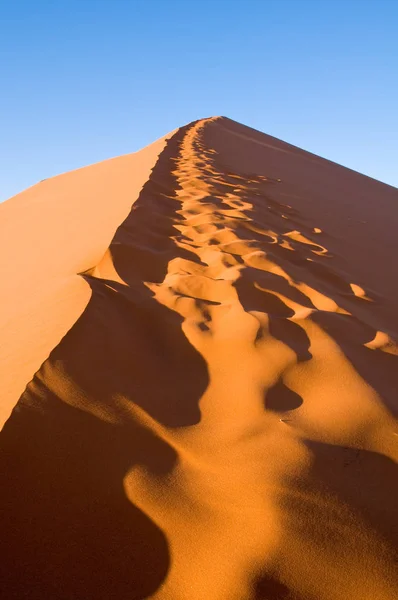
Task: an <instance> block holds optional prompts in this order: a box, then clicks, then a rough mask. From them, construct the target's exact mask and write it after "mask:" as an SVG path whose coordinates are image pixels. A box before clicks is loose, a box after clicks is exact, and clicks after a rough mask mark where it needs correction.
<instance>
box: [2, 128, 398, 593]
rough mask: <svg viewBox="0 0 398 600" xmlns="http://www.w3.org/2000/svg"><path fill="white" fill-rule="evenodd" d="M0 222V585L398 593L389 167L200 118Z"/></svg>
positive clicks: (394, 210) (9, 209) (63, 179)
mask: <svg viewBox="0 0 398 600" xmlns="http://www.w3.org/2000/svg"><path fill="white" fill-rule="evenodd" d="M0 228H1V240H0V244H1V245H2V248H1V253H0V272H1V276H2V277H1V279H2V298H1V302H2V305H1V313H0V330H1V335H2V345H1V350H0V359H1V361H0V363H1V373H0V375H1V377H0V392H1V396H2V406H1V410H2V416H3V419H2V422H4V421H6V420H7V418H8V416H9V414H10V411H11V410H12V409H13V407H14V409H13V411H12V413H11V416H10V417H9V418H8V420H7V421H6V423H5V425H4V427H3V430H2V432H1V433H0V475H1V494H0V513H1V515H2V532H1V536H0V539H1V542H0V556H1V562H0V564H1V569H0V585H1V586H2V592H1V593H2V597H4V598H7V599H18V600H20V599H21V600H22V599H34V600H42V599H44V598H48V599H51V600H114V599H115V600H138V599H144V598H154V599H156V600H279V599H281V600H392V599H394V598H397V597H398V572H397V564H398V563H397V557H398V555H397V545H398V544H397V542H398V517H397V506H398V468H397V458H398V425H397V420H396V417H397V413H398V347H397V343H396V342H397V340H398V310H397V309H398V300H397V298H398V277H397V263H396V261H397V256H398V235H397V231H398V190H397V189H395V188H392V187H390V186H387V185H385V184H382V183H379V182H377V181H375V180H372V179H370V178H368V177H365V176H364V175H360V174H358V173H355V172H353V171H351V170H349V169H345V168H343V167H341V166H339V165H336V164H334V163H331V162H329V161H327V160H324V159H321V158H319V157H317V156H315V155H313V154H310V153H307V152H305V151H303V150H300V149H298V148H295V147H293V146H291V145H289V144H286V143H284V142H281V141H279V140H276V139H275V138H272V137H270V136H267V135H265V134H263V133H260V132H258V131H255V130H253V129H250V128H248V127H245V126H243V125H240V124H238V123H236V122H234V121H231V120H229V119H226V118H210V119H203V120H200V121H196V122H194V123H191V124H189V125H187V126H185V127H182V128H180V129H179V130H177V131H175V132H173V133H172V134H170V135H169V136H166V137H165V138H163V139H161V140H159V141H158V142H156V143H155V144H152V145H151V146H148V147H147V148H145V149H143V150H142V151H140V152H138V153H136V154H132V155H128V156H123V157H120V158H116V159H112V160H109V161H105V162H103V163H99V164H97V165H93V166H91V167H87V168H84V169H80V170H78V171H74V172H71V173H67V174H65V175H62V176H59V177H55V178H52V179H50V180H47V181H44V182H42V183H40V184H38V185H37V186H34V187H33V188H30V189H29V190H27V191H25V192H23V193H22V194H20V195H18V196H16V197H15V198H12V199H11V200H9V201H7V202H6V203H5V204H4V205H1V206H0ZM21 394H22V395H21Z"/></svg>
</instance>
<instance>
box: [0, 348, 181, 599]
mask: <svg viewBox="0 0 398 600" xmlns="http://www.w3.org/2000/svg"><path fill="white" fill-rule="evenodd" d="M54 358H55V359H56V358H57V357H56V356H55V357H54ZM43 385H44V384H43ZM26 394H27V395H28V396H33V395H34V393H33V394H31V393H30V392H29V391H27V392H26ZM27 400H33V398H27ZM45 402H46V406H45V407H43V408H44V410H43V411H41V412H37V411H36V410H32V409H30V408H29V407H27V406H24V405H20V406H19V407H18V410H15V411H14V413H13V415H12V416H11V418H10V419H9V421H8V422H7V423H6V425H5V427H4V430H3V431H2V434H1V452H0V470H1V474H2V493H1V495H0V512H1V515H2V520H3V523H2V532H1V541H0V547H1V556H2V560H1V567H0V570H1V590H2V597H3V598H10V599H11V598H15V599H18V600H21V599H22V598H29V599H32V600H42V599H43V598H51V599H53V600H72V599H73V600H80V599H81V598H87V600H97V599H98V600H108V599H109V598H132V599H135V600H138V599H143V598H146V597H147V596H148V595H150V594H151V593H153V592H154V591H155V590H156V589H157V588H158V586H159V585H160V584H161V582H162V581H163V579H164V578H165V576H166V574H167V571H168V568H169V551H168V543H167V541H166V538H165V536H164V535H163V533H162V532H161V531H160V529H159V528H158V527H157V526H156V525H155V524H154V523H153V522H152V521H151V520H150V519H149V518H148V517H147V516H146V515H145V514H144V513H143V512H142V511H141V510H139V509H138V508H137V507H135V506H134V505H133V504H132V503H131V502H129V500H128V499H127V497H126V496H125V493H124V489H123V485H122V481H123V477H124V475H125V473H126V471H127V470H128V469H130V468H131V466H132V464H134V463H133V461H132V457H134V456H135V457H136V460H139V459H140V458H144V456H143V455H145V453H146V452H148V453H155V452H156V455H160V456H162V455H164V456H167V457H168V459H169V460H168V462H170V460H171V461H172V460H173V457H172V456H170V450H169V449H168V448H167V446H165V445H164V444H162V443H161V442H160V440H158V439H156V438H154V437H153V438H151V436H150V434H148V433H146V432H144V431H143V430H142V429H140V428H139V427H137V426H130V427H125V428H122V427H116V426H114V425H111V424H109V423H104V422H103V421H101V420H100V419H98V418H95V417H94V416H92V415H90V414H87V413H85V412H83V411H81V410H79V409H76V408H73V407H71V406H68V405H66V404H65V403H63V402H61V401H60V400H58V399H57V397H56V396H54V395H52V394H51V393H50V392H49V391H48V390H45Z"/></svg>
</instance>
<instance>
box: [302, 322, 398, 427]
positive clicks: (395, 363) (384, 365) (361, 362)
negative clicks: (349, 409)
mask: <svg viewBox="0 0 398 600" xmlns="http://www.w3.org/2000/svg"><path fill="white" fill-rule="evenodd" d="M311 319H312V320H313V321H314V322H315V323H317V324H318V325H320V326H321V327H322V329H323V330H324V331H326V333H327V334H329V335H330V336H331V337H332V338H333V339H334V340H335V341H336V342H337V344H338V345H339V346H340V348H341V350H342V351H343V352H344V354H345V356H346V357H347V358H348V360H349V361H350V362H351V364H352V365H353V367H354V368H355V370H356V371H357V373H359V375H360V376H361V377H362V378H363V379H364V380H365V381H367V383H369V385H371V386H372V387H373V389H375V390H376V391H377V393H378V394H379V395H380V397H381V399H382V400H383V402H384V404H385V406H386V407H387V408H388V410H389V411H391V413H392V414H394V415H395V416H398V402H397V390H398V356H396V355H393V354H388V353H386V352H382V351H381V350H376V349H371V348H367V347H365V346H364V344H366V343H368V342H370V341H371V340H372V339H373V338H374V336H375V330H374V329H373V328H372V327H367V326H365V325H364V324H363V323H361V322H360V321H358V319H355V318H354V317H350V316H348V315H336V314H334V315H331V314H330V313H322V312H319V313H314V314H313V315H311Z"/></svg>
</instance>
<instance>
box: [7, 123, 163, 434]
mask: <svg viewBox="0 0 398 600" xmlns="http://www.w3.org/2000/svg"><path fill="white" fill-rule="evenodd" d="M169 135H172V134H169ZM167 138H168V136H166V137H164V138H161V139H160V140H158V141H157V142H155V143H154V144H151V145H150V146H148V147H147V148H144V149H143V150H141V151H140V152H138V153H134V154H128V155H126V156H121V157H119V158H114V159H110V160H107V161H104V162H101V163H97V164H95V165H91V166H90V167H85V168H83V169H78V170H76V171H71V172H70V173H65V174H63V175H59V176H57V177H52V178H51V179H47V180H44V181H42V182H40V183H39V184H37V185H35V186H33V187H31V188H29V189H27V190H26V191H24V192H22V193H21V194H18V195H17V196H15V197H14V198H11V199H10V200H8V201H6V202H4V203H3V204H0V244H1V252H0V274H1V279H2V293H1V305H0V308H1V310H0V331H1V337H2V344H1V348H0V397H1V405H0V427H2V426H3V424H4V422H5V421H6V419H7V418H8V417H9V415H10V412H11V410H12V408H13V407H14V405H15V404H16V402H17V401H18V398H19V396H20V395H21V394H22V392H23V390H24V388H25V386H26V385H27V383H28V382H29V381H30V380H31V379H32V377H33V375H34V373H35V372H36V371H37V370H38V369H39V367H40V365H41V364H42V363H43V362H44V360H45V359H46V358H47V357H48V355H49V354H50V352H51V350H52V349H53V348H54V347H55V346H56V345H57V344H58V343H59V341H60V340H61V339H62V337H63V336H64V335H65V334H66V332H67V331H68V330H69V329H70V327H71V326H72V325H73V323H75V322H76V320H77V319H78V317H79V316H80V315H81V313H82V312H83V310H84V308H85V306H86V305H87V303H88V301H89V299H90V296H91V292H90V288H89V286H87V284H86V283H85V281H84V280H83V279H82V278H81V277H79V276H78V275H77V274H78V273H80V272H81V271H85V270H87V269H88V268H90V267H92V266H93V265H94V264H96V262H97V261H98V260H99V258H100V257H101V255H102V254H103V252H104V251H105V249H106V247H107V246H108V244H109V241H110V240H111V238H112V235H113V234H114V232H115V230H116V228H117V227H118V226H119V225H120V223H121V222H122V221H123V219H124V218H125V217H126V215H127V214H128V212H129V210H130V208H131V205H132V204H133V202H134V201H135V200H136V198H138V195H139V192H140V190H141V188H142V186H143V184H144V183H145V181H146V180H147V179H148V177H149V174H150V171H151V169H152V167H153V165H154V163H155V162H156V160H157V157H158V155H159V153H160V152H161V151H162V149H163V147H164V144H165V142H166V140H167Z"/></svg>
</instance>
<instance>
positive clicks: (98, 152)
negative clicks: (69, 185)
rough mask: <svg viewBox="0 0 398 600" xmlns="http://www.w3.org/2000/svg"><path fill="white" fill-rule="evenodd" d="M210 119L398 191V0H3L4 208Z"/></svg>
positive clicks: (0, 192) (0, 142) (0, 191)
mask: <svg viewBox="0 0 398 600" xmlns="http://www.w3.org/2000/svg"><path fill="white" fill-rule="evenodd" d="M212 115H225V116H228V117H230V118H232V119H235V120H237V121H240V122H242V123H244V124H246V125H250V126H252V127H255V128H256V129H260V130H261V131H264V132H266V133H269V134H271V135H273V136H276V137H278V138H280V139H283V140H285V141H287V142H290V143H292V144H295V145H297V146H299V147H301V148H304V149H305V150H309V151H311V152H315V153H316V154H319V155H321V156H324V157H326V158H329V159H331V160H334V161H336V162H338V163H340V164H343V165H345V166H348V167H350V168H352V169H355V170H357V171H360V172H362V173H366V174H367V175H370V176H372V177H375V178H376V179H380V180H382V181H385V182H387V183H390V184H392V185H395V186H398V0H229V1H227V0H200V1H198V0H0V160H1V168H0V199H2V200H4V199H5V198H8V197H9V196H11V195H14V194H16V193H17V192H19V191H21V190H23V189H24V188H26V187H27V186H29V185H32V184H34V183H36V182H37V181H39V180H41V179H44V178H47V177H51V176H53V175H56V174H58V173H62V172H64V171H68V170H70V169H74V168H77V167H81V166H84V165H87V164H90V163H93V162H97V161H100V160H103V159H105V158H110V157H112V156H116V155H119V154H125V153H128V152H133V151H135V150H137V149H139V148H141V147H143V146H145V145H147V144H149V143H150V142H152V141H154V140H155V139H157V138H158V137H160V136H162V135H164V134H165V133H167V132H168V131H170V130H172V129H174V128H176V127H178V126H180V125H183V124H185V123H187V122H189V121H192V120H194V119H197V118H201V117H206V116H212Z"/></svg>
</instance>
